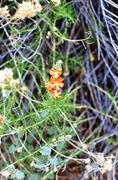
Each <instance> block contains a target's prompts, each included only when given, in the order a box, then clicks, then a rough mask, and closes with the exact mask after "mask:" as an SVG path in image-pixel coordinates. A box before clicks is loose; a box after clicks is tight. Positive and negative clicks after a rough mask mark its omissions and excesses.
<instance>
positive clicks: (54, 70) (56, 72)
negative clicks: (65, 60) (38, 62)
mask: <svg viewBox="0 0 118 180" xmlns="http://www.w3.org/2000/svg"><path fill="white" fill-rule="evenodd" d="M61 74H62V71H61V70H60V69H57V68H55V67H53V68H52V69H51V70H50V75H51V76H52V77H53V78H58V77H59V76H60V75H61Z"/></svg>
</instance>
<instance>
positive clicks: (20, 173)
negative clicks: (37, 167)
mask: <svg viewBox="0 0 118 180" xmlns="http://www.w3.org/2000/svg"><path fill="white" fill-rule="evenodd" d="M24 177H25V175H24V173H23V172H22V171H20V170H18V169H17V170H16V178H17V180H22V179H24Z"/></svg>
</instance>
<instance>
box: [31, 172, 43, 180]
mask: <svg viewBox="0 0 118 180" xmlns="http://www.w3.org/2000/svg"><path fill="white" fill-rule="evenodd" d="M39 176H40V175H39V174H36V173H34V174H31V175H30V176H29V177H28V180H33V179H34V180H39Z"/></svg>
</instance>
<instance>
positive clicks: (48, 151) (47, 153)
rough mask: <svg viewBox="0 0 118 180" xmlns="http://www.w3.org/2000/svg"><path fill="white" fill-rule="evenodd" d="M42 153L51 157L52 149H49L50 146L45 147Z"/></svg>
mask: <svg viewBox="0 0 118 180" xmlns="http://www.w3.org/2000/svg"><path fill="white" fill-rule="evenodd" d="M40 153H41V154H42V155H47V156H48V155H50V153H51V148H50V147H48V146H44V147H42V149H41V150H40Z"/></svg>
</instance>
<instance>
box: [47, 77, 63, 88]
mask: <svg viewBox="0 0 118 180" xmlns="http://www.w3.org/2000/svg"><path fill="white" fill-rule="evenodd" d="M62 81H63V78H62V77H58V78H53V77H51V79H50V83H51V84H52V85H54V86H55V88H56V90H57V91H58V90H60V88H62V87H63V86H64V83H63V82H62Z"/></svg>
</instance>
